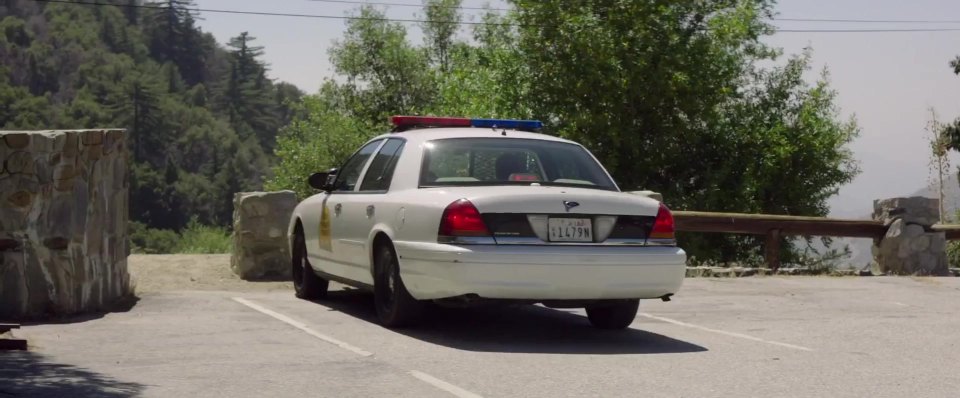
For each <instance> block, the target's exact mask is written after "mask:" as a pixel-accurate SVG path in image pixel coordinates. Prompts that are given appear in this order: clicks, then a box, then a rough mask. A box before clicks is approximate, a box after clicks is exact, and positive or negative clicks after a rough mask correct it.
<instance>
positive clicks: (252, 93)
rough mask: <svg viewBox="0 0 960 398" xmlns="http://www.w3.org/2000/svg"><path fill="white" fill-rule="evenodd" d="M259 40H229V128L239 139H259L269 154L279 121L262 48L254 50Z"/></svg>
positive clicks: (243, 38) (243, 34)
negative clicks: (253, 137)
mask: <svg viewBox="0 0 960 398" xmlns="http://www.w3.org/2000/svg"><path fill="white" fill-rule="evenodd" d="M255 40H256V38H255V37H253V36H250V35H249V33H247V32H243V33H241V34H240V36H237V37H234V38H233V39H231V40H230V43H229V44H228V46H229V47H230V48H231V49H232V51H231V52H230V54H231V63H232V67H231V71H230V78H229V80H228V81H227V84H226V87H227V92H226V96H225V100H226V104H225V107H226V109H227V112H228V114H229V115H230V124H231V125H232V126H233V127H234V129H235V130H236V131H237V133H238V134H240V137H241V138H242V139H245V138H247V137H249V136H251V135H252V136H256V137H257V141H258V142H259V143H260V145H261V146H262V147H263V148H265V149H266V150H267V151H270V150H272V148H273V146H274V143H275V141H276V134H277V130H278V129H279V127H280V125H279V120H278V116H277V112H278V111H277V106H276V102H275V99H274V95H273V91H274V87H273V83H272V82H271V81H270V80H268V79H267V77H266V65H265V64H264V63H263V62H262V61H260V57H261V56H263V47H259V46H253V45H251V43H252V42H253V41H255Z"/></svg>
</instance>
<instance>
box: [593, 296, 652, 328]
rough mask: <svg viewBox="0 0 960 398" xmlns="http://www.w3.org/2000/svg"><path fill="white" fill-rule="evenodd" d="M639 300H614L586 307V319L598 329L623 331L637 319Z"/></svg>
mask: <svg viewBox="0 0 960 398" xmlns="http://www.w3.org/2000/svg"><path fill="white" fill-rule="evenodd" d="M639 307H640V300H636V299H634V300H616V301H611V302H605V303H600V304H596V305H593V306H589V307H587V318H588V319H590V323H591V324H593V326H594V327H597V328H599V329H625V328H627V327H628V326H630V324H631V323H633V320H634V319H635V318H636V317H637V309H638V308H639Z"/></svg>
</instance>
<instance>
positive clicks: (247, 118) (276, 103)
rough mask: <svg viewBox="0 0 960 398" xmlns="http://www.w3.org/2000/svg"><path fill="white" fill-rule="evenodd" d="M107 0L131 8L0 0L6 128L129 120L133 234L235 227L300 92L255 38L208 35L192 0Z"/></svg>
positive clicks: (0, 96) (1, 120)
mask: <svg viewBox="0 0 960 398" xmlns="http://www.w3.org/2000/svg"><path fill="white" fill-rule="evenodd" d="M101 3H109V4H116V5H123V6H110V5H106V6H104V5H101V6H91V5H77V4H57V3H49V4H47V3H44V2H35V1H29V0H0V129H5V130H11V129H57V128H71V129H72V128H106V127H122V128H126V129H128V131H129V134H130V140H129V142H130V153H131V156H132V165H131V169H132V170H131V175H130V186H131V188H130V193H131V198H130V204H131V209H130V212H131V214H130V216H131V220H133V221H135V222H137V223H139V224H134V228H135V229H136V230H143V228H144V227H149V228H157V229H170V230H178V231H179V230H181V229H183V228H184V227H185V226H186V225H187V224H188V223H189V222H190V219H191V218H192V217H195V218H196V221H197V222H199V223H201V224H208V225H228V224H229V221H230V218H231V213H232V207H233V206H232V196H233V193H234V192H237V191H246V190H254V189H260V188H261V186H262V183H263V181H264V179H265V177H266V175H267V173H269V170H270V166H271V164H272V163H274V162H273V160H272V158H273V155H272V152H273V147H274V146H275V141H276V139H275V138H276V135H277V131H278V130H279V129H280V128H281V127H282V126H283V125H285V124H287V123H288V122H289V118H290V114H291V110H290V109H289V108H288V106H287V103H288V100H293V101H296V100H298V99H299V97H300V96H301V95H302V93H301V92H300V91H299V90H298V89H297V88H296V87H294V86H292V85H290V84H286V83H276V82H274V81H271V80H270V79H269V77H268V75H267V67H266V65H265V63H264V61H263V59H262V57H263V49H261V48H260V47H258V46H257V45H256V40H255V38H254V35H253V34H250V33H247V32H237V36H236V37H235V38H233V39H232V40H231V41H230V42H229V43H227V44H226V45H221V44H219V43H217V42H216V40H215V39H214V37H213V36H212V35H210V34H209V33H204V32H203V31H202V30H201V29H200V28H199V27H198V26H197V21H196V18H197V15H196V14H195V13H194V12H193V11H191V8H195V5H193V4H192V0H166V1H160V2H148V3H143V2H141V1H139V0H111V1H101ZM129 5H133V6H134V7H128V6H129Z"/></svg>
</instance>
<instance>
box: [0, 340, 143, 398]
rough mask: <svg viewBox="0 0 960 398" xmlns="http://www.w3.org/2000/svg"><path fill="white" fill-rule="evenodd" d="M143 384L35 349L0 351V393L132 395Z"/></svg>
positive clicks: (140, 390)
mask: <svg viewBox="0 0 960 398" xmlns="http://www.w3.org/2000/svg"><path fill="white" fill-rule="evenodd" d="M145 387H146V386H144V385H142V384H137V383H130V382H123V381H118V380H115V379H113V378H111V377H109V376H105V375H102V374H99V373H95V372H92V371H90V370H87V369H83V368H79V367H75V366H72V365H64V364H58V363H52V362H49V361H47V360H46V359H45V357H44V356H43V355H41V354H38V353H36V352H30V351H0V397H57V398H59V397H103V398H111V397H132V396H137V395H139V394H140V393H141V392H142V391H143V390H144V388H145Z"/></svg>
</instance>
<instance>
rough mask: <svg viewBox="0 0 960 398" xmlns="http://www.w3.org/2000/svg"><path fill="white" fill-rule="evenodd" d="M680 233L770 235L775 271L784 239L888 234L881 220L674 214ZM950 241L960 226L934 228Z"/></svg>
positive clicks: (959, 236) (768, 246)
mask: <svg viewBox="0 0 960 398" xmlns="http://www.w3.org/2000/svg"><path fill="white" fill-rule="evenodd" d="M673 217H674V222H675V224H676V229H677V231H682V232H717V233H733V234H748V235H764V236H766V238H767V239H766V245H765V247H766V251H765V253H764V254H765V258H766V261H767V264H768V266H769V267H770V268H771V269H774V270H775V269H777V268H779V267H780V237H782V236H832V237H849V238H872V239H880V238H882V237H883V235H884V234H886V233H887V227H886V226H884V225H883V222H881V221H875V220H848V219H836V218H824V217H799V216H781V215H772V214H741V213H710V212H699V211H675V212H673ZM930 229H931V230H933V231H935V232H944V234H945V235H946V238H947V239H948V240H957V239H960V225H941V224H938V225H934V226H932V227H930Z"/></svg>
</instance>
